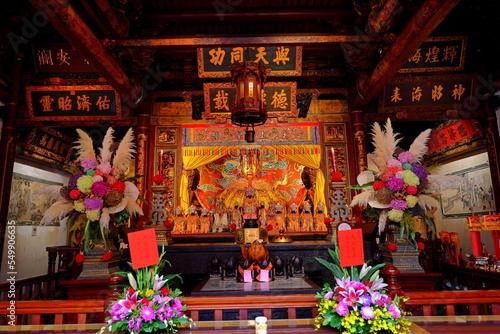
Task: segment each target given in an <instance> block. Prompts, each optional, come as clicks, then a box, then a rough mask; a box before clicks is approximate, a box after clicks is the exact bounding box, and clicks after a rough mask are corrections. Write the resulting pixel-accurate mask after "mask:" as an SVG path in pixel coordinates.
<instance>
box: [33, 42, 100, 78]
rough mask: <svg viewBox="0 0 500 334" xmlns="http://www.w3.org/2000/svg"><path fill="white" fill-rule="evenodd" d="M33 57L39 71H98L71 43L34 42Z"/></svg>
mask: <svg viewBox="0 0 500 334" xmlns="http://www.w3.org/2000/svg"><path fill="white" fill-rule="evenodd" d="M33 57H34V62H35V67H36V70H37V72H38V73H69V72H79V73H81V72H96V70H95V69H94V67H93V66H92V65H90V63H89V62H88V61H87V60H86V59H85V58H83V57H82V56H81V55H80V53H79V52H78V51H76V50H74V49H73V48H72V46H71V45H70V44H69V43H43V44H34V45H33Z"/></svg>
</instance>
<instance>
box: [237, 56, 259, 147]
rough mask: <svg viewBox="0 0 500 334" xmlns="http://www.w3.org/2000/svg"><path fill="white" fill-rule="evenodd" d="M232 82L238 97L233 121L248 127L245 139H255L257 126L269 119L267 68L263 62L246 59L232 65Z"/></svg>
mask: <svg viewBox="0 0 500 334" xmlns="http://www.w3.org/2000/svg"><path fill="white" fill-rule="evenodd" d="M230 68H231V78H232V82H233V83H234V84H235V85H236V99H235V102H234V106H233V109H232V110H231V122H232V123H233V124H236V125H238V126H244V127H246V134H245V140H246V141H247V142H249V143H251V142H254V141H255V129H254V127H255V126H259V125H262V124H264V123H265V122H266V120H267V106H266V102H265V100H264V98H263V96H262V95H263V93H262V92H263V86H264V83H265V82H266V77H267V71H268V70H267V69H266V67H265V66H264V65H263V64H262V63H260V62H259V63H256V62H254V61H245V62H241V63H237V64H234V65H232V66H231V67H230Z"/></svg>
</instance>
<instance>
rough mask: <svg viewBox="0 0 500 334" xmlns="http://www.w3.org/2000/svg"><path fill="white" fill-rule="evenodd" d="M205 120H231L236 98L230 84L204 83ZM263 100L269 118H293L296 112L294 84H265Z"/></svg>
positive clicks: (234, 89)
mask: <svg viewBox="0 0 500 334" xmlns="http://www.w3.org/2000/svg"><path fill="white" fill-rule="evenodd" d="M203 94H204V98H205V118H218V117H222V118H231V110H232V108H233V106H234V100H235V98H236V88H235V87H234V85H233V84H232V83H229V82H222V83H204V84H203ZM264 99H265V101H266V105H267V112H268V116H269V117H282V116H284V117H295V116H296V115H295V114H296V112H297V83H296V82H266V84H265V86H264Z"/></svg>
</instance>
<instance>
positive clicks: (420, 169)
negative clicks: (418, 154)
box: [411, 164, 429, 181]
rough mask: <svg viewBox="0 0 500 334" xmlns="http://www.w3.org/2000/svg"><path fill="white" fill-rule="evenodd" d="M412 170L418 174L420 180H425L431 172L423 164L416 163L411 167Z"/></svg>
mask: <svg viewBox="0 0 500 334" xmlns="http://www.w3.org/2000/svg"><path fill="white" fill-rule="evenodd" d="M411 171H412V172H413V173H414V174H415V175H416V176H418V178H419V180H420V181H423V180H425V179H427V176H428V175H429V173H428V172H427V170H426V169H425V167H424V166H422V165H421V164H414V165H413V166H412V167H411Z"/></svg>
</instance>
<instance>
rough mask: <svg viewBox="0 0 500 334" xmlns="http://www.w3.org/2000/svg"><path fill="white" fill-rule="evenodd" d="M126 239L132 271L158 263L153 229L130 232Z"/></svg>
mask: <svg viewBox="0 0 500 334" xmlns="http://www.w3.org/2000/svg"><path fill="white" fill-rule="evenodd" d="M127 237H128V247H129V248H130V257H131V259H132V269H138V268H142V267H147V266H152V265H154V264H158V263H159V262H160V261H159V259H158V257H159V255H158V246H157V245H156V233H155V229H154V228H148V229H146V230H142V231H137V232H131V233H128V234H127Z"/></svg>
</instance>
